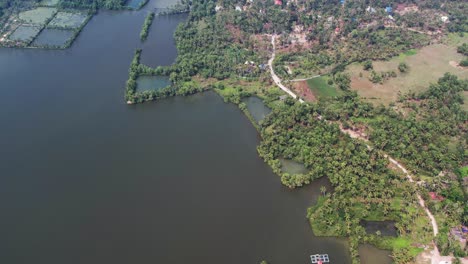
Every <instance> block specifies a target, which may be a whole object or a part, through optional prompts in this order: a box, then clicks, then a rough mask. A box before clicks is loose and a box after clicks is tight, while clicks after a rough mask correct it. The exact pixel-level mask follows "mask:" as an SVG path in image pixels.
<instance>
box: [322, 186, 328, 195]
mask: <svg viewBox="0 0 468 264" xmlns="http://www.w3.org/2000/svg"><path fill="white" fill-rule="evenodd" d="M320 192H321V193H322V195H325V193H326V192H327V188H326V187H325V186H320Z"/></svg>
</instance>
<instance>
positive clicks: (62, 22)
mask: <svg viewBox="0 0 468 264" xmlns="http://www.w3.org/2000/svg"><path fill="white" fill-rule="evenodd" d="M87 17H88V15H86V14H82V13H79V12H78V13H72V12H58V13H57V15H56V16H55V17H54V19H52V21H50V23H49V25H48V26H47V27H49V28H79V27H80V26H81V25H82V24H83V23H84V22H85V21H86V18H87Z"/></svg>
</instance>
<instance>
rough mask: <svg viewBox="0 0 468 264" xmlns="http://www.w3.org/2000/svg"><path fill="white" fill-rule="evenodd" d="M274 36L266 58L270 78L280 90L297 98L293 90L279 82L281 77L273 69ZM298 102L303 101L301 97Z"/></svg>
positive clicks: (274, 54) (274, 53)
mask: <svg viewBox="0 0 468 264" xmlns="http://www.w3.org/2000/svg"><path fill="white" fill-rule="evenodd" d="M275 38H276V35H272V36H271V45H272V46H273V52H272V53H271V58H270V59H269V60H268V67H270V73H271V78H272V79H273V81H274V82H275V84H276V86H278V87H279V88H280V89H281V90H283V91H285V92H286V93H287V94H289V95H290V96H291V97H292V98H294V99H297V98H298V96H297V95H296V94H295V93H294V92H293V91H291V90H290V89H289V88H288V87H286V86H284V85H283V84H282V83H281V78H280V77H278V75H276V73H275V70H274V69H273V61H274V60H275V56H276V44H275ZM299 102H301V103H303V102H304V101H303V100H302V99H301V98H299Z"/></svg>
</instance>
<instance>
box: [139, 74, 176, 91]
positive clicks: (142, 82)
mask: <svg viewBox="0 0 468 264" xmlns="http://www.w3.org/2000/svg"><path fill="white" fill-rule="evenodd" d="M136 82H137V89H136V91H137V92H143V91H154V90H156V91H157V90H161V89H163V88H166V87H168V86H170V85H171V81H170V80H169V77H167V76H150V75H143V76H140V77H138V78H137V80H136Z"/></svg>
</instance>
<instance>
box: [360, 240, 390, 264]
mask: <svg viewBox="0 0 468 264" xmlns="http://www.w3.org/2000/svg"><path fill="white" fill-rule="evenodd" d="M391 254H392V252H390V251H388V250H382V249H378V248H376V247H374V246H372V245H369V244H364V245H359V256H360V259H361V264H376V263H378V264H392V263H393V260H392V258H391V257H390V256H391Z"/></svg>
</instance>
